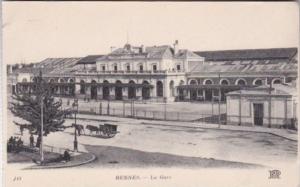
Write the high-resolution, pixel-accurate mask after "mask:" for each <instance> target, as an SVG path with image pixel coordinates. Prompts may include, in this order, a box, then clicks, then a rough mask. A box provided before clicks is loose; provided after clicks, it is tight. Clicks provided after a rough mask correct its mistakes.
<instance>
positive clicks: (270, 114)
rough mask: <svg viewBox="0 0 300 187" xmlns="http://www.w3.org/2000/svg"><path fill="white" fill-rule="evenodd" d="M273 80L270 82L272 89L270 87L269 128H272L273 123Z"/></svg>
mask: <svg viewBox="0 0 300 187" xmlns="http://www.w3.org/2000/svg"><path fill="white" fill-rule="evenodd" d="M271 110H272V80H270V87H269V124H268V127H269V128H271V123H272V111H271Z"/></svg>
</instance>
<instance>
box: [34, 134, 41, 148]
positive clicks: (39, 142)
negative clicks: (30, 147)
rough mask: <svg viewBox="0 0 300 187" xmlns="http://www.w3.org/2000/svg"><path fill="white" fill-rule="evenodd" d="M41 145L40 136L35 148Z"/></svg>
mask: <svg viewBox="0 0 300 187" xmlns="http://www.w3.org/2000/svg"><path fill="white" fill-rule="evenodd" d="M40 144H41V137H40V136H38V138H37V139H36V145H35V147H38V148H39V147H40Z"/></svg>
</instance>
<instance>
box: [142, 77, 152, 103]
mask: <svg viewBox="0 0 300 187" xmlns="http://www.w3.org/2000/svg"><path fill="white" fill-rule="evenodd" d="M142 98H143V99H150V87H149V82H148V81H143V88H142Z"/></svg>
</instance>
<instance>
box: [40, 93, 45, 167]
mask: <svg viewBox="0 0 300 187" xmlns="http://www.w3.org/2000/svg"><path fill="white" fill-rule="evenodd" d="M43 107H44V99H43V96H41V143H40V155H41V164H42V163H43V162H44V152H43V132H44V114H43Z"/></svg>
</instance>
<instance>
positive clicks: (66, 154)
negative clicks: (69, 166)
mask: <svg viewBox="0 0 300 187" xmlns="http://www.w3.org/2000/svg"><path fill="white" fill-rule="evenodd" d="M63 159H64V160H65V161H67V162H68V161H70V160H71V155H70V153H69V152H68V151H67V150H65V152H64V156H63Z"/></svg>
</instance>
